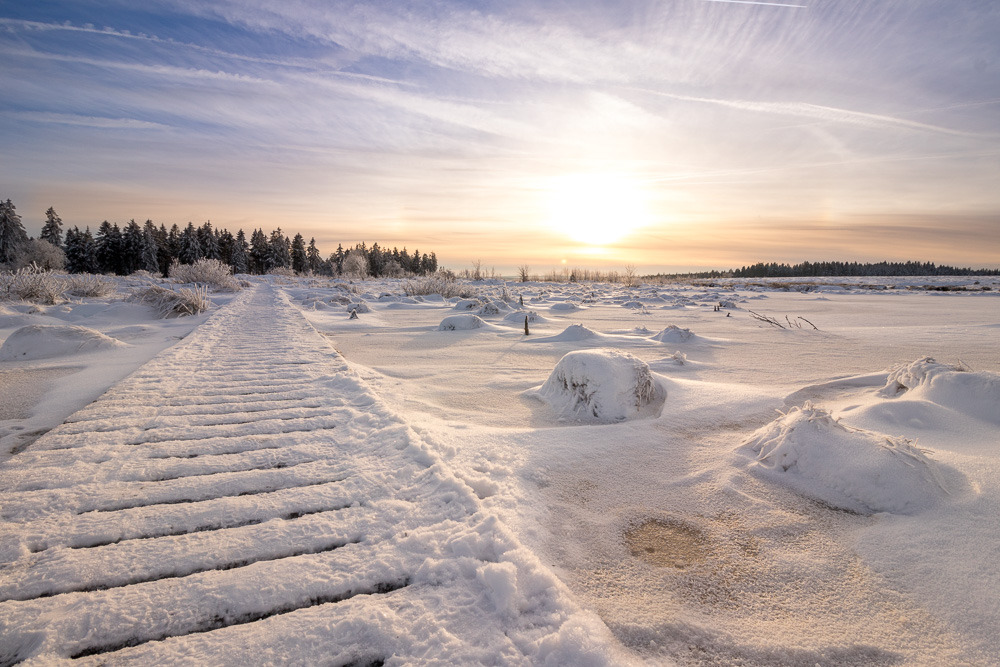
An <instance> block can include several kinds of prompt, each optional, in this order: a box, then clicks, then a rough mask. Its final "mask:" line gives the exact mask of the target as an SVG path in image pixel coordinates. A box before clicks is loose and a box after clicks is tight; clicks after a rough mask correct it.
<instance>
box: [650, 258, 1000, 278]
mask: <svg viewBox="0 0 1000 667" xmlns="http://www.w3.org/2000/svg"><path fill="white" fill-rule="evenodd" d="M996 275H1000V269H972V268H968V267H955V266H948V265H946V264H935V263H934V262H914V261H908V262H800V263H798V264H778V263H777V262H770V263H768V262H757V263H756V264H753V265H751V266H744V267H741V268H739V269H729V270H726V271H717V270H716V271H699V272H694V273H675V274H670V275H669V276H668V275H666V274H657V275H655V276H644V277H645V278H647V279H648V278H668V277H674V278H808V277H817V278H819V277H822V278H844V277H851V276H856V277H876V276H996Z"/></svg>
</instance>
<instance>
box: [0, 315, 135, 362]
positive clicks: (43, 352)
mask: <svg viewBox="0 0 1000 667" xmlns="http://www.w3.org/2000/svg"><path fill="white" fill-rule="evenodd" d="M114 347H128V343H123V342H121V341H120V340H116V339H114V338H111V337H110V336H105V335H104V334H102V333H101V332H100V331H95V330H94V329H88V328H87V327H81V326H75V325H59V324H31V325H28V326H26V327H21V328H20V329H18V330H17V331H15V332H14V333H12V334H11V335H10V336H8V337H7V340H5V341H4V342H3V345H2V346H0V361H21V360H28V359H48V358H51V357H61V356H64V355H67V354H76V353H78V352H91V351H94V350H105V349H109V348H114Z"/></svg>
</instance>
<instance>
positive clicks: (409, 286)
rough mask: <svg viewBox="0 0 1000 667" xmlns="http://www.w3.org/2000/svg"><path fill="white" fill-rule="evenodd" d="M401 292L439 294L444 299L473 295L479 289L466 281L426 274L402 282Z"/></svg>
mask: <svg viewBox="0 0 1000 667" xmlns="http://www.w3.org/2000/svg"><path fill="white" fill-rule="evenodd" d="M403 293H404V294H405V295H406V296H423V295H425V294H440V295H441V296H442V297H444V298H445V299H450V298H452V297H455V296H458V297H462V298H463V299H468V298H472V297H475V296H477V295H478V294H479V290H478V289H476V288H475V287H473V286H472V285H469V284H468V283H464V282H461V281H459V280H455V279H454V278H447V277H442V276H437V275H434V276H426V277H424V278H417V279H416V280H407V281H406V282H405V283H403Z"/></svg>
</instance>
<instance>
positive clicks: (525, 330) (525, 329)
mask: <svg viewBox="0 0 1000 667" xmlns="http://www.w3.org/2000/svg"><path fill="white" fill-rule="evenodd" d="M524 335H525V336H528V335H530V334H528V316H527V315H525V316H524Z"/></svg>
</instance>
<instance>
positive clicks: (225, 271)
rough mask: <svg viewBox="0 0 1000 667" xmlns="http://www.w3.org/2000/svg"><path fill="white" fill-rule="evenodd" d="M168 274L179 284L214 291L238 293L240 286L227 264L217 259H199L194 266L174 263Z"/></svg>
mask: <svg viewBox="0 0 1000 667" xmlns="http://www.w3.org/2000/svg"><path fill="white" fill-rule="evenodd" d="M168 274H169V276H170V277H171V278H173V279H174V280H176V281H177V282H181V283H197V284H199V285H205V286H208V287H214V288H215V289H221V290H227V291H230V292H238V291H239V290H240V284H239V283H238V282H237V281H236V278H234V277H233V274H232V270H231V269H230V268H229V265H228V264H223V263H222V262H220V261H219V260H217V259H199V260H198V261H196V262H195V263H194V264H180V263H179V262H177V261H174V263H173V264H171V265H170V270H169V271H168Z"/></svg>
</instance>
